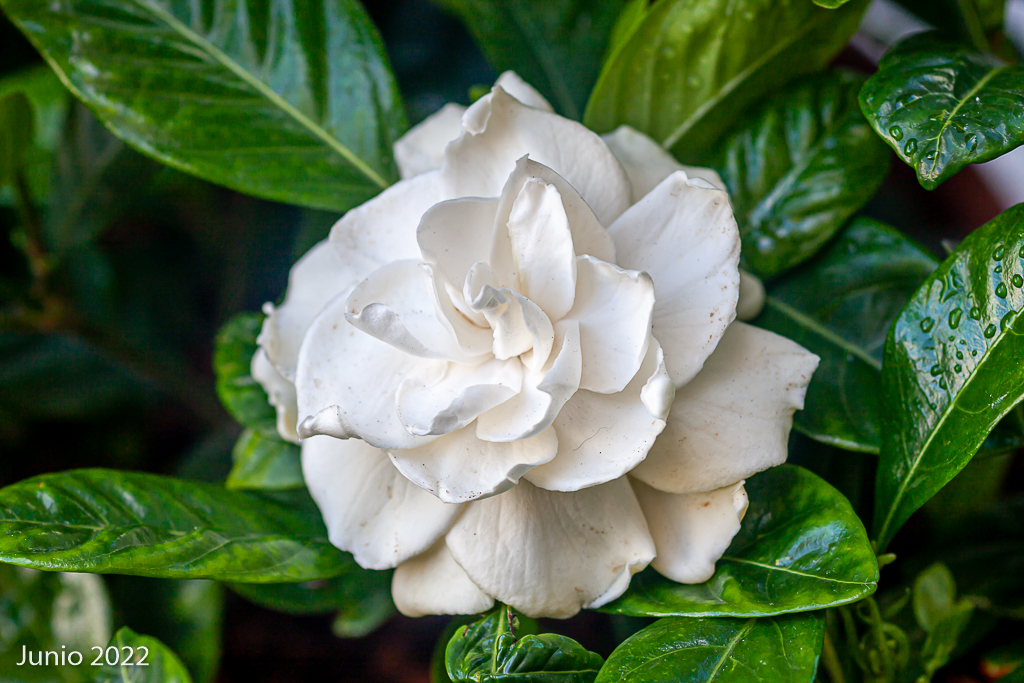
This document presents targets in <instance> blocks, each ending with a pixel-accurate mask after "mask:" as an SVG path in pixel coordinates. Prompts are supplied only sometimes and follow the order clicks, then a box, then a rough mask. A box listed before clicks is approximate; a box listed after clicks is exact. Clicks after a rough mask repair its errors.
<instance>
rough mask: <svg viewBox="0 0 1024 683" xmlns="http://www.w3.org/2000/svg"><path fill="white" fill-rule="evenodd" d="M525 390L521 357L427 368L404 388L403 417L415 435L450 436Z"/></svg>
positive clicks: (414, 374)
mask: <svg viewBox="0 0 1024 683" xmlns="http://www.w3.org/2000/svg"><path fill="white" fill-rule="evenodd" d="M522 386H523V364H522V363H521V362H520V361H519V359H518V358H510V359H508V360H497V359H491V360H489V361H487V362H485V363H481V364H480V365H466V364H463V363H437V364H433V363H431V364H425V365H423V366H421V367H420V368H419V369H418V370H417V371H415V372H412V373H410V374H409V375H408V376H406V378H405V379H404V380H403V381H402V385H401V386H400V387H399V388H398V394H397V396H396V405H397V406H398V417H399V419H401V420H402V424H403V425H405V428H406V429H407V430H408V431H409V433H410V434H415V435H417V436H438V435H441V434H448V433H449V432H454V431H455V430H457V429H462V428H463V427H465V426H466V425H468V424H469V423H470V422H472V421H473V420H475V419H476V418H477V416H478V415H480V414H481V413H483V412H485V411H487V410H490V409H491V408H493V407H495V406H497V405H500V404H502V403H504V402H505V401H507V400H508V399H510V398H512V397H513V396H515V395H516V394H518V393H519V390H520V389H522Z"/></svg>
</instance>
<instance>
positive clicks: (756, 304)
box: [736, 268, 765, 320]
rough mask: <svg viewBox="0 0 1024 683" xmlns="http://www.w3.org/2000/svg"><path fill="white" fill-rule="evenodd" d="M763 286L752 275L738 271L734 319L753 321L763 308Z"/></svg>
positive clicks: (741, 270)
mask: <svg viewBox="0 0 1024 683" xmlns="http://www.w3.org/2000/svg"><path fill="white" fill-rule="evenodd" d="M764 300H765V292H764V285H763V284H762V283H761V281H760V280H759V279H758V278H757V277H756V276H754V275H751V274H750V273H748V272H747V271H745V270H743V269H742V268H741V269H740V298H739V301H737V302H736V319H737V320H753V319H754V318H756V317H757V316H759V315H760V314H761V309H763V308H764Z"/></svg>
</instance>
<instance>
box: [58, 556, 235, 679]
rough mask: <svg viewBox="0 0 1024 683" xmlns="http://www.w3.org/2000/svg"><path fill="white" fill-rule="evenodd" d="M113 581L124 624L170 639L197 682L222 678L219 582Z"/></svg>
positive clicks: (221, 593) (133, 578) (135, 578)
mask: <svg viewBox="0 0 1024 683" xmlns="http://www.w3.org/2000/svg"><path fill="white" fill-rule="evenodd" d="M70 576H88V575H87V574H74V575H70ZM107 582H108V585H109V586H110V593H111V596H112V598H113V600H114V604H115V605H116V607H117V609H118V613H119V617H120V618H119V621H120V623H122V624H127V625H129V626H131V627H132V628H134V629H138V630H140V631H145V632H146V633H148V634H150V635H151V636H152V637H154V638H156V639H158V640H160V641H161V642H164V643H166V644H167V646H168V647H170V648H171V649H172V650H174V651H175V652H176V653H177V655H178V656H179V657H180V658H181V661H182V662H184V664H185V666H186V668H187V669H188V670H189V672H190V673H191V675H192V678H193V680H195V682H196V683H211V682H212V681H213V680H214V678H216V676H217V668H218V667H219V665H220V656H221V627H222V622H223V613H224V589H223V588H222V587H221V585H220V584H219V583H217V582H215V581H198V580H195V581H170V580H167V579H146V578H142V577H138V576H112V577H107Z"/></svg>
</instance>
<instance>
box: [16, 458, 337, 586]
mask: <svg viewBox="0 0 1024 683" xmlns="http://www.w3.org/2000/svg"><path fill="white" fill-rule="evenodd" d="M285 493H287V494H288V495H285ZM0 562H9V563H11V564H17V565H19V566H23V567H33V568H37V569H49V570H64V571H77V572H95V573H110V574H132V575H136V576H151V577H158V578H169V579H216V580H220V581H244V582H250V583H279V582H295V581H311V580H314V579H322V578H329V577H332V576H336V575H338V574H340V573H342V572H343V571H345V567H346V556H345V555H344V554H343V553H342V552H341V551H340V550H338V549H337V548H335V547H334V546H332V545H331V544H330V542H329V541H328V540H327V531H326V529H324V526H323V522H322V520H321V518H320V514H319V511H317V509H316V506H315V505H314V504H313V501H312V500H311V499H310V498H309V496H308V494H306V492H305V491H292V492H280V493H274V494H272V493H249V492H243V491H229V490H227V489H224V488H221V487H219V486H213V485H209V484H198V483H192V482H185V481H181V480H178V479H172V478H169V477H161V476H157V475H153V474H142V473H138V472H120V471H116V470H99V469H95V470H72V471H69V472H63V473H60V474H46V475H42V476H39V477H34V478H32V479H27V480H25V481H23V482H19V483H17V484H14V485H12V486H8V487H7V488H5V489H2V490H0Z"/></svg>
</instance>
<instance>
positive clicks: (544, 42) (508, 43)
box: [439, 0, 624, 119]
mask: <svg viewBox="0 0 1024 683" xmlns="http://www.w3.org/2000/svg"><path fill="white" fill-rule="evenodd" d="M439 2H440V4H441V5H442V6H444V7H446V8H448V9H449V10H451V11H453V12H455V13H456V14H458V15H459V16H460V17H461V18H462V20H463V21H464V22H465V23H466V25H467V26H468V27H469V30H470V31H472V33H473V36H474V37H475V38H476V40H477V43H479V44H480V47H481V48H482V49H483V51H484V54H486V55H487V59H488V61H489V62H490V63H491V65H492V66H493V67H494V70H495V71H498V72H501V71H505V70H508V69H511V70H513V71H515V72H516V73H518V74H519V75H520V76H522V77H523V78H524V79H525V80H526V81H527V82H528V83H530V84H531V85H532V86H533V87H535V88H537V89H538V90H539V91H540V92H541V94H543V95H544V96H545V97H547V98H548V100H549V101H550V102H551V103H552V105H554V107H555V109H556V110H557V111H558V112H559V113H560V114H563V115H564V116H568V117H569V118H572V119H579V118H580V117H581V116H582V114H583V107H584V106H585V105H586V102H587V96H588V95H589V94H590V90H591V88H592V87H593V85H594V81H595V80H597V72H598V70H599V69H600V65H601V55H602V53H603V52H604V49H605V46H606V45H607V42H608V35H609V33H610V32H611V30H612V26H613V24H614V23H615V20H616V18H618V16H619V12H620V11H621V10H622V8H623V4H624V3H623V0H582V2H581V1H580V0H439Z"/></svg>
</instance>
